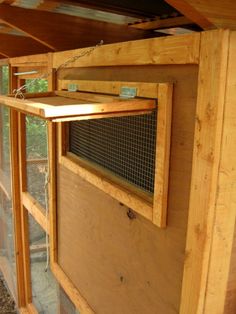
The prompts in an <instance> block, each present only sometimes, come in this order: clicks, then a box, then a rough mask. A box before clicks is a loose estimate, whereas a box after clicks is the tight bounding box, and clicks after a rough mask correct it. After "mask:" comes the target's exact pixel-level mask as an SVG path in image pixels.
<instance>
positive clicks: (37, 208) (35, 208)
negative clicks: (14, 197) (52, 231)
mask: <svg viewBox="0 0 236 314" xmlns="http://www.w3.org/2000/svg"><path fill="white" fill-rule="evenodd" d="M22 204H23V206H24V207H25V208H26V209H27V211H28V212H29V213H30V214H31V215H32V216H33V217H34V219H35V220H36V221H37V223H38V224H39V225H40V226H41V227H42V228H43V230H45V232H47V233H49V230H48V226H49V223H48V222H47V220H46V216H45V215H44V214H43V213H44V208H43V207H42V206H41V205H40V204H39V203H38V202H37V201H36V200H35V199H34V198H33V197H32V196H31V195H30V194H29V193H28V192H22Z"/></svg>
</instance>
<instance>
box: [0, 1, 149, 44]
mask: <svg viewBox="0 0 236 314" xmlns="http://www.w3.org/2000/svg"><path fill="white" fill-rule="evenodd" d="M0 16H1V19H2V20H3V21H4V23H6V24H8V25H10V26H12V27H14V28H15V29H18V30H20V31H23V32H25V33H26V34H28V35H29V36H30V37H32V38H33V39H35V40H37V41H38V42H40V43H41V44H43V45H45V46H47V47H49V48H51V49H54V50H66V49H73V48H79V47H88V46H91V45H92V46H93V45H94V44H96V43H98V42H100V40H101V39H103V40H104V42H105V43H114V42H120V41H128V40H132V39H140V38H146V37H149V35H150V33H147V32H145V31H142V30H136V29H132V28H130V27H128V26H123V25H116V24H111V23H105V22H100V21H94V20H91V19H85V18H79V17H75V16H70V15H65V14H60V13H53V12H46V11H39V10H30V9H22V8H19V7H13V6H9V5H4V4H1V5H0Z"/></svg>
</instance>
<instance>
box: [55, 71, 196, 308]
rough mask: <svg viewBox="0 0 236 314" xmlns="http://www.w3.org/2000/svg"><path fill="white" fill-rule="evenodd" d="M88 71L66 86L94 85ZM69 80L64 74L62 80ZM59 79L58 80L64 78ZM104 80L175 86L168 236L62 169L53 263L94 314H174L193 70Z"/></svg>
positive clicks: (104, 75)
mask: <svg viewBox="0 0 236 314" xmlns="http://www.w3.org/2000/svg"><path fill="white" fill-rule="evenodd" d="M92 73H96V72H95V70H92V71H90V70H88V69H87V70H85V69H84V72H83V74H81V72H79V73H78V72H73V74H70V76H72V77H71V79H78V78H79V79H94V76H93V75H92ZM67 74H68V72H67ZM63 75H65V72H64V73H63ZM97 77H100V79H103V80H107V79H110V80H122V79H123V80H125V81H134V80H135V81H149V82H160V81H162V82H163V81H164V82H166V81H171V82H175V87H174V100H173V120H172V142H171V160H170V181H169V196H168V210H167V212H168V219H167V228H166V229H164V230H161V229H159V228H157V227H155V226H154V225H153V224H152V223H151V222H149V221H148V220H146V219H145V218H142V217H141V216H139V215H136V218H135V219H133V220H130V219H129V218H128V216H127V211H128V209H127V208H126V207H125V206H122V205H121V204H120V203H119V202H117V201H116V200H114V199H113V198H112V197H110V196H109V195H108V194H106V193H104V192H102V191H100V190H99V189H97V188H96V187H94V186H92V185H91V184H89V183H87V182H86V181H84V180H82V179H81V178H80V177H79V176H76V175H75V174H73V173H71V172H70V171H69V170H67V169H66V168H64V167H62V166H61V167H60V168H59V169H58V170H59V171H58V174H59V176H58V187H57V188H58V228H59V242H58V247H59V252H58V262H59V265H60V266H61V267H62V269H63V271H64V272H65V273H66V274H67V275H68V277H69V278H70V279H71V280H72V281H73V283H74V284H75V286H76V287H77V288H78V289H79V291H80V292H81V294H82V295H83V297H84V298H85V299H86V300H87V301H88V303H89V304H90V306H91V307H92V308H93V309H94V311H95V312H96V313H98V314H99V313H101V314H108V313H109V314H110V313H112V314H120V313H122V314H131V313H132V314H133V313H135V314H141V313H142V314H143V313H148V314H156V313H163V314H164V313H165V314H173V313H178V312H179V304H180V295H181V285H182V275H183V263H184V258H185V243H186V229H187V216H188V204H189V197H188V196H189V190H190V174H191V166H192V147H193V133H194V113H195V103H196V89H197V88H196V85H197V67H194V66H183V67H179V66H173V67H164V66H162V67H141V68H140V67H139V68H137V67H130V68H125V67H119V68H113V69H109V68H106V69H103V70H102V71H99V73H97Z"/></svg>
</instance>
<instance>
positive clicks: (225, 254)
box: [204, 32, 236, 314]
mask: <svg viewBox="0 0 236 314" xmlns="http://www.w3.org/2000/svg"><path fill="white" fill-rule="evenodd" d="M222 45H225V46H226V48H227V42H226V40H225V41H224V42H222ZM235 58H236V32H230V37H229V54H228V66H227V67H226V69H227V70H228V71H227V80H226V90H225V106H224V113H223V130H222V142H221V151H220V163H219V168H218V178H217V182H216V185H217V195H216V201H215V217H214V226H213V231H212V239H213V240H212V246H211V257H210V263H209V268H208V280H207V288H206V300H205V307H204V313H210V312H211V313H217V314H218V313H219V314H220V313H225V314H229V313H230V314H233V313H235V307H234V308H233V307H232V309H230V305H229V303H230V299H231V300H232V299H233V297H232V296H231V297H228V294H229V295H230V293H232V294H233V296H234V302H235V301H236V300H235V296H236V295H235V292H236V276H235V270H233V269H234V268H233V267H234V266H233V265H235V247H233V246H235V238H234V237H235V219H236V206H235V204H236V170H235V162H236V151H235V149H236V124H235V119H236V115H235V105H236V93H235V84H236V78H235V70H236V62H235ZM221 84H222V85H224V78H223V80H222V81H221ZM231 254H233V255H232V257H231ZM231 258H232V259H231ZM230 262H231V267H232V272H230V273H229V270H230ZM228 281H229V282H232V281H233V282H234V284H233V285H232V286H231V287H229V289H228ZM231 289H232V290H231Z"/></svg>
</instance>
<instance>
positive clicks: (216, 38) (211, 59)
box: [180, 30, 229, 314]
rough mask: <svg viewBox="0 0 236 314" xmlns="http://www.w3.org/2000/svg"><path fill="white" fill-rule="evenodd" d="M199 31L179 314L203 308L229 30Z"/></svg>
mask: <svg viewBox="0 0 236 314" xmlns="http://www.w3.org/2000/svg"><path fill="white" fill-rule="evenodd" d="M201 37H202V38H201V50H200V68H199V80H198V84H199V87H198V99H197V109H196V124H195V140H194V153H193V168H192V182H191V192H190V203H189V221H188V232H187V244H186V260H185V265H184V277H183V287H182V298H181V308H180V313H181V314H187V313H203V312H204V302H205V300H206V299H205V293H206V287H207V280H208V267H209V260H210V254H211V246H212V235H213V227H214V223H215V220H214V219H215V201H216V197H217V177H218V169H219V164H220V150H221V136H222V126H223V110H224V100H225V99H224V97H225V80H226V71H227V59H228V43H229V32H228V31H224V30H221V31H212V32H205V33H202V34H201ZM219 297H220V296H219ZM213 312H214V311H213Z"/></svg>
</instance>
